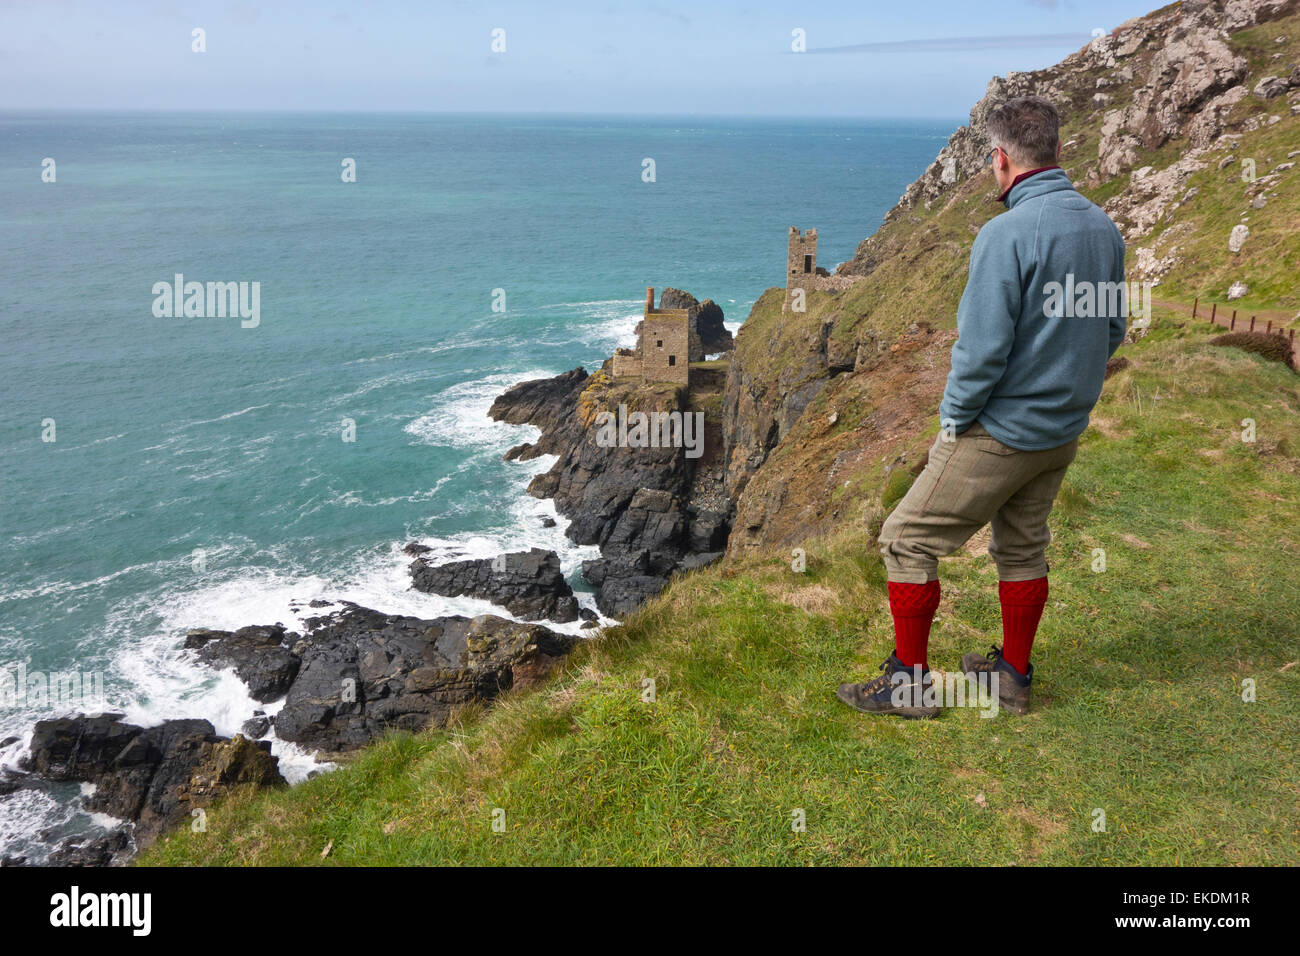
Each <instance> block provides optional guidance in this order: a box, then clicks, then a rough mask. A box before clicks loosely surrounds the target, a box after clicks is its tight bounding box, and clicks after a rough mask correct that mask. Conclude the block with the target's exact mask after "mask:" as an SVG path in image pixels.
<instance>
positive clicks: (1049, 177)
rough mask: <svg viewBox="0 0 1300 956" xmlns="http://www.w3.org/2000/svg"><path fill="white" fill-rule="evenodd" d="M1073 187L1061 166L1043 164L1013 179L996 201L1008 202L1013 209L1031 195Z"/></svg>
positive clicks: (1007, 204) (1008, 205)
mask: <svg viewBox="0 0 1300 956" xmlns="http://www.w3.org/2000/svg"><path fill="white" fill-rule="evenodd" d="M1031 177H1033V179H1032V182H1031V181H1029V180H1030V179H1031ZM1073 188H1074V184H1073V183H1071V182H1070V177H1069V176H1067V175H1065V170H1063V169H1061V167H1060V166H1043V167H1040V168H1039V169H1031V170H1029V171H1028V172H1024V173H1021V174H1020V175H1019V176H1017V177H1016V178H1015V179H1013V180H1012V181H1011V185H1010V186H1008V187H1007V189H1006V191H1005V192H1004V193H1003V194H1002V195H1001V196H999V197H998V198H997V200H996V201H997V202H1000V203H1006V206H1007V208H1008V209H1012V208H1014V207H1015V205H1016V204H1017V203H1019V202H1020V201H1021V200H1023V199H1027V198H1029V197H1030V196H1041V195H1043V194H1044V193H1051V192H1056V191H1057V190H1059V189H1073Z"/></svg>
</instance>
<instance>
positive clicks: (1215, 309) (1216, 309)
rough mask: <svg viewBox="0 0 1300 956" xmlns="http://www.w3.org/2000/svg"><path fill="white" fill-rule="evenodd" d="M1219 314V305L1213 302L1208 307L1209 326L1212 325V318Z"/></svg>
mask: <svg viewBox="0 0 1300 956" xmlns="http://www.w3.org/2000/svg"><path fill="white" fill-rule="evenodd" d="M1218 313H1219V303H1217V302H1215V303H1214V304H1213V305H1211V306H1210V324H1211V325H1213V324H1214V317H1215V316H1216V315H1218Z"/></svg>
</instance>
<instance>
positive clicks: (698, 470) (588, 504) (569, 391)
mask: <svg viewBox="0 0 1300 956" xmlns="http://www.w3.org/2000/svg"><path fill="white" fill-rule="evenodd" d="M667 294H668V293H667V292H665V295H667ZM669 301H670V302H671V301H673V300H672V298H671V297H670V300H669ZM575 371H580V370H575ZM579 384H581V385H582V387H580V388H579V387H577V386H578V385H579ZM542 396H545V397H547V401H545V402H543V401H541V400H540V397H542ZM710 399H712V400H713V401H714V402H715V403H716V404H715V405H713V406H712V407H713V408H715V409H716V408H719V407H720V404H721V398H720V395H719V394H718V392H717V391H716V390H710V388H709V386H708V384H704V385H700V386H697V385H696V384H694V382H693V384H692V386H691V388H689V389H688V388H684V387H681V386H676V385H666V384H658V383H642V382H635V381H633V382H624V381H623V380H618V381H615V380H613V379H611V378H610V377H609V376H608V375H607V374H604V373H603V372H602V373H597V374H596V375H593V376H590V377H587V378H586V379H582V378H578V377H576V376H575V374H574V373H573V372H568V373H565V374H564V375H561V376H557V377H556V378H554V379H548V380H543V381H541V382H524V383H523V384H521V385H517V386H515V387H514V388H512V389H510V390H509V391H507V392H506V393H505V394H503V395H501V396H500V397H499V398H497V400H496V401H495V402H494V403H493V405H492V409H491V411H490V412H489V414H490V415H491V416H492V417H493V418H495V419H497V420H499V421H508V422H513V423H516V424H531V425H536V426H537V427H539V428H541V429H542V435H541V437H540V438H539V439H538V440H537V442H536V445H527V446H521V447H520V448H517V449H511V451H510V452H509V453H508V454H507V458H524V457H528V455H529V452H530V450H532V449H533V448H543V449H544V450H545V452H546V453H548V454H554V455H556V456H557V457H558V460H557V461H556V463H555V464H554V465H553V466H552V467H551V469H550V470H549V471H547V472H545V473H544V474H541V475H538V476H537V477H535V478H534V479H533V480H532V482H531V483H530V484H529V486H528V491H529V494H532V495H534V496H535V497H539V498H552V499H554V501H555V506H556V509H557V510H558V511H559V512H560V513H561V514H563V515H565V516H566V517H568V518H569V519H570V523H569V526H568V527H567V528H566V529H565V534H566V535H567V536H568V537H569V538H570V539H572V540H573V541H576V542H577V543H578V544H594V545H597V546H598V547H599V548H600V550H601V557H600V558H599V559H597V560H593V561H587V562H584V564H583V577H584V578H585V579H586V580H587V581H588V582H590V583H591V584H593V585H595V587H596V605H597V607H599V608H600V609H601V611H603V612H604V613H605V614H611V615H614V614H624V613H626V612H627V611H629V610H631V609H632V608H633V607H635V606H636V605H637V604H638V603H640V601H641V600H644V599H645V598H646V597H647V596H649V595H651V594H655V593H658V592H659V591H660V590H662V589H663V587H664V586H665V585H666V584H667V582H668V578H669V577H670V576H671V575H672V574H673V573H674V572H675V571H678V570H683V569H684V568H685V565H684V564H683V562H684V561H685V559H686V558H687V557H688V556H690V555H691V554H694V553H699V552H714V551H718V550H721V548H722V547H723V546H724V544H725V542H726V538H727V533H728V531H729V529H730V519H731V513H732V505H731V500H730V498H729V497H728V496H727V495H726V492H725V488H724V487H723V480H722V454H721V447H722V440H721V432H722V426H721V421H720V419H719V418H718V417H717V413H716V411H714V412H707V411H706V412H705V426H704V435H703V446H702V454H701V455H700V456H699V457H698V458H690V457H687V456H686V455H685V454H684V453H683V449H682V448H673V447H662V448H638V447H613V448H611V447H603V446H602V445H601V444H599V443H598V440H597V432H598V428H597V427H596V425H595V422H596V420H597V416H598V415H599V413H600V412H602V411H608V412H615V411H616V410H617V409H618V408H619V407H620V406H623V407H624V408H626V409H629V410H634V411H642V412H649V413H653V412H664V413H674V412H675V413H678V414H694V413H695V412H696V410H697V409H700V408H701V407H703V408H708V407H710V405H709V402H710Z"/></svg>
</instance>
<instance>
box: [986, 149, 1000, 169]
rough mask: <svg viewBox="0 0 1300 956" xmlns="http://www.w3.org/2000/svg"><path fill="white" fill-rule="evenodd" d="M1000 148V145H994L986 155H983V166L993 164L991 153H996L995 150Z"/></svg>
mask: <svg viewBox="0 0 1300 956" xmlns="http://www.w3.org/2000/svg"><path fill="white" fill-rule="evenodd" d="M1001 148H1002V147H1000V146H994V147H993V148H992V149H990V150H989V154H988V155H987V156H985V157H984V165H985V166H992V165H993V154H994V153H996V152H997V151H998V150H999V149H1001Z"/></svg>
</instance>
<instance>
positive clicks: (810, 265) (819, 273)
mask: <svg viewBox="0 0 1300 956" xmlns="http://www.w3.org/2000/svg"><path fill="white" fill-rule="evenodd" d="M853 282H854V279H853V277H852V276H841V275H831V274H830V273H829V272H827V271H826V270H825V269H823V268H821V267H819V266H818V265H817V230H816V229H809V230H808V231H807V232H800V231H799V230H798V229H797V228H795V227H794V226H791V227H790V240H789V246H788V247H787V250H786V256H785V302H784V303H783V304H782V305H781V311H782V312H789V311H790V310H791V308H792V307H794V306H796V305H797V303H796V301H795V296H794V290H795V289H802V290H803V293H804V294H803V296H802V297H801V298H802V300H803V302H804V305H805V307H806V303H807V296H808V293H809V292H811V291H813V290H814V289H817V290H820V291H822V292H838V291H840V290H841V289H847V288H848V287H849V286H851V285H852V284H853ZM798 311H802V309H798Z"/></svg>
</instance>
